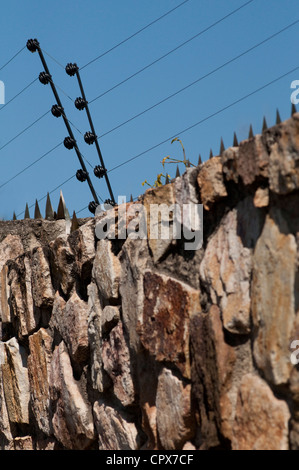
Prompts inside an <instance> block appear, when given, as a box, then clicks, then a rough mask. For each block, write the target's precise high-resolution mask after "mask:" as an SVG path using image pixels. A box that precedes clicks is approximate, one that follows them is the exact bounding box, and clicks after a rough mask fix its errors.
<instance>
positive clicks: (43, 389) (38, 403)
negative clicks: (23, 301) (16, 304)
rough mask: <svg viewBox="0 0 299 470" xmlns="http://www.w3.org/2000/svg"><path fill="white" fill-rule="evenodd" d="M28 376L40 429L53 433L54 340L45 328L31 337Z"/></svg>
mask: <svg viewBox="0 0 299 470" xmlns="http://www.w3.org/2000/svg"><path fill="white" fill-rule="evenodd" d="M29 349H30V354H29V356H28V376H29V385H30V403H31V408H32V411H33V414H34V416H35V419H36V422H37V424H38V427H39V429H40V430H41V431H42V432H43V433H45V434H46V435H48V436H49V435H50V434H51V433H52V424H51V410H50V392H49V375H50V364H51V358H52V338H51V337H50V336H49V334H48V333H47V331H46V330H45V329H44V328H41V329H40V330H38V331H37V332H36V333H34V334H33V335H30V337H29Z"/></svg>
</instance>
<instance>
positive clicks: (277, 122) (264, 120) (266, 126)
mask: <svg viewBox="0 0 299 470" xmlns="http://www.w3.org/2000/svg"><path fill="white" fill-rule="evenodd" d="M296 112H297V109H296V106H295V104H292V109H291V116H293V115H294V114H295V113H296ZM275 124H276V125H278V124H281V118H280V114H279V111H278V110H277V111H276V122H275ZM267 129H268V125H267V121H266V118H265V117H264V119H263V126H262V133H263V132H266V130H267ZM253 138H254V133H253V128H252V125H250V128H249V134H248V139H253ZM238 146H239V142H238V138H237V135H236V133H234V139H233V147H238ZM224 151H225V146H224V142H223V139H222V138H221V141H220V151H219V154H218V155H222V154H223V152H224ZM213 157H214V155H213V151H212V149H211V150H210V155H209V159H211V158H213ZM201 164H202V158H201V155H199V157H198V163H197V165H201ZM190 166H191V163H190V161H189V159H188V160H187V163H186V167H187V168H188V167H190ZM179 176H180V170H179V167H178V166H177V169H176V175H175V177H176V178H178V177H179ZM170 182H171V181H170V179H169V177H168V175H166V178H165V184H169V183H170Z"/></svg>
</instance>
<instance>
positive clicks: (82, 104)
mask: <svg viewBox="0 0 299 470" xmlns="http://www.w3.org/2000/svg"><path fill="white" fill-rule="evenodd" d="M86 105H87V101H86V100H85V99H84V98H81V97H80V98H76V99H75V106H76V108H77V109H79V111H82V109H84V108H85V106H86Z"/></svg>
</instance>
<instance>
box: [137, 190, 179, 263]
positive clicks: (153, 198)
mask: <svg viewBox="0 0 299 470" xmlns="http://www.w3.org/2000/svg"><path fill="white" fill-rule="evenodd" d="M174 203H175V196H174V186H173V184H167V185H165V186H161V187H159V188H155V189H149V190H147V191H146V192H145V195H144V201H143V205H144V209H145V211H146V222H147V239H148V245H149V248H150V251H151V254H152V257H153V260H154V263H157V262H158V261H159V260H160V259H161V258H162V257H163V256H164V255H165V254H166V253H167V251H168V250H169V248H170V247H171V245H172V244H173V228H172V227H173V225H172V224H173V214H172V211H173V209H172V207H173V204H174ZM162 205H163V206H162ZM160 210H163V211H164V210H165V215H163V216H162V218H161V212H160ZM161 220H163V223H161ZM164 226H166V227H169V231H168V232H169V234H167V233H166V232H165V234H164V233H163V231H164V230H165V229H164ZM166 230H168V229H166ZM163 237H165V238H163Z"/></svg>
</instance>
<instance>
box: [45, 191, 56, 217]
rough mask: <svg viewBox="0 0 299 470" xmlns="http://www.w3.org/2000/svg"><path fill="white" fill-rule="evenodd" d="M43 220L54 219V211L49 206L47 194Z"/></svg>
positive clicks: (50, 205) (49, 200)
mask: <svg viewBox="0 0 299 470" xmlns="http://www.w3.org/2000/svg"><path fill="white" fill-rule="evenodd" d="M45 219H47V220H53V219H54V211H53V207H52V204H51V199H50V195H49V193H48V194H47V202H46V214H45Z"/></svg>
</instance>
